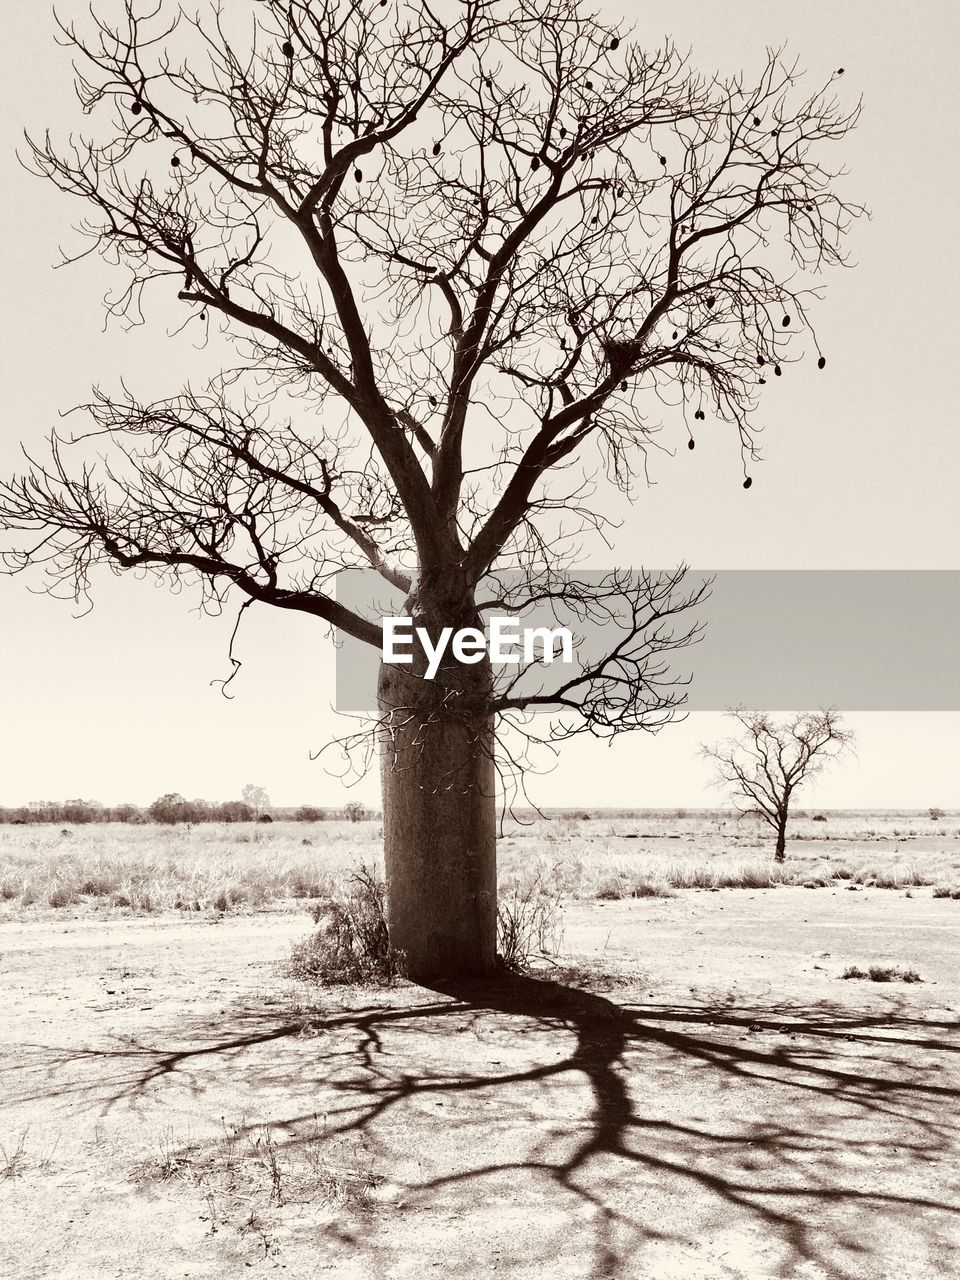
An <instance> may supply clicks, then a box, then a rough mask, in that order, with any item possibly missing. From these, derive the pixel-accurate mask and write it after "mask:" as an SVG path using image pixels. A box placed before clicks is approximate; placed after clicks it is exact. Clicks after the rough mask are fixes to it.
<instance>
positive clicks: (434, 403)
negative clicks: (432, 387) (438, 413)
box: [428, 396, 437, 408]
mask: <svg viewBox="0 0 960 1280" xmlns="http://www.w3.org/2000/svg"><path fill="white" fill-rule="evenodd" d="M428 398H429V401H430V404H431V405H432V406H433V408H436V407H437V397H436V396H429V397H428Z"/></svg>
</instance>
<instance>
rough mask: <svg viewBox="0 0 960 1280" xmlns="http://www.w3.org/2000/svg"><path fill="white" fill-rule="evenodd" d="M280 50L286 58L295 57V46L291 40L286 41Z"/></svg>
mask: <svg viewBox="0 0 960 1280" xmlns="http://www.w3.org/2000/svg"><path fill="white" fill-rule="evenodd" d="M280 50H281V52H282V53H283V56H284V57H285V58H292V57H293V45H292V44H291V43H290V41H289V40H284V42H283V44H282V45H281V46H280Z"/></svg>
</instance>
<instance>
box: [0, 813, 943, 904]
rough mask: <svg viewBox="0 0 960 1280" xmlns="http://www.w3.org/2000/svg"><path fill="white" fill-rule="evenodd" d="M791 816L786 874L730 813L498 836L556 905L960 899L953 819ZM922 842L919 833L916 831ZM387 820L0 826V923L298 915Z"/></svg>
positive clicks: (554, 823)
mask: <svg viewBox="0 0 960 1280" xmlns="http://www.w3.org/2000/svg"><path fill="white" fill-rule="evenodd" d="M825 816H826V821H825V822H818V821H815V820H814V817H813V816H811V817H809V818H807V817H801V818H798V819H797V821H796V822H795V824H794V826H793V828H792V834H793V835H794V836H795V837H797V838H795V839H791V840H789V841H788V844H787V859H786V862H784V863H783V864H779V865H778V864H776V863H774V861H773V857H772V849H771V841H770V838H769V833H768V831H767V829H766V828H765V827H763V826H762V825H761V824H759V823H758V822H757V821H756V820H755V819H752V818H743V819H740V820H738V819H736V818H735V817H734V816H732V815H731V814H729V813H727V814H724V813H722V812H719V811H718V812H715V813H703V812H696V811H690V812H688V813H684V814H683V816H682V817H678V816H677V814H676V811H657V812H638V813H635V814H621V815H614V816H609V817H608V816H604V817H583V816H579V815H578V816H571V817H555V818H538V819H536V820H531V821H530V822H510V823H508V824H507V825H506V829H505V831H504V835H503V838H502V840H501V842H500V853H499V859H500V870H501V883H502V884H503V885H504V886H505V888H506V891H507V892H512V888H511V887H512V886H514V885H516V884H518V883H520V881H521V880H522V881H530V879H531V877H534V878H539V882H540V883H541V884H542V885H543V886H545V887H549V889H550V891H551V892H552V893H555V894H556V895H557V897H558V898H562V899H566V900H570V899H596V898H601V899H603V898H609V899H616V898H631V897H668V896H670V895H671V894H672V893H674V892H676V891H678V890H696V889H699V890H716V889H729V888H742V889H766V888H775V887H776V886H778V885H781V884H787V885H803V886H806V887H807V888H811V889H813V888H821V887H824V886H833V887H836V886H837V884H838V883H844V882H845V883H847V884H850V885H855V886H871V887H877V888H884V889H893V890H904V891H912V890H914V889H916V888H923V887H925V886H936V888H935V889H934V890H933V892H934V896H936V897H941V898H946V897H952V898H955V899H960V838H958V828H957V825H956V815H955V814H948V815H947V816H946V818H945V819H943V820H939V821H937V822H932V821H931V820H930V819H929V817H928V816H927V815H926V814H925V813H924V814H912V815H905V814H902V813H891V814H869V815H867V814H856V815H842V814H840V815H838V814H829V815H825ZM913 832H919V833H921V834H919V835H917V836H914V835H913V834H912V833H913ZM380 839H381V826H380V823H379V821H376V820H374V821H368V822H357V823H352V822H322V823H295V822H275V823H273V824H271V825H269V826H260V825H255V824H251V825H249V826H240V825H228V824H204V825H202V826H196V827H193V828H183V827H155V826H121V825H116V824H114V825H104V826H89V827H80V828H75V829H74V832H73V833H72V834H69V835H63V834H61V832H60V831H59V830H57V829H50V828H48V827H38V826H32V827H31V826H27V827H16V826H6V827H0V918H11V917H21V918H24V917H26V918H29V917H30V916H32V915H35V914H48V913H51V912H57V913H60V914H66V915H88V914H90V912H91V911H96V912H97V913H98V914H99V913H102V912H107V913H113V914H118V915H129V914H147V913H154V912H206V913H208V914H216V913H224V912H234V913H236V912H253V911H258V910H265V909H269V910H278V909H280V910H290V911H296V910H301V909H302V906H303V901H304V899H307V900H313V901H320V900H322V899H324V898H327V897H328V896H330V895H331V894H332V893H335V892H337V891H338V890H339V889H340V888H342V886H343V884H344V882H345V880H346V878H347V877H348V875H349V874H350V872H351V871H352V870H353V869H354V868H356V867H357V866H358V865H360V864H367V865H370V866H375V865H377V863H378V859H379V844H380Z"/></svg>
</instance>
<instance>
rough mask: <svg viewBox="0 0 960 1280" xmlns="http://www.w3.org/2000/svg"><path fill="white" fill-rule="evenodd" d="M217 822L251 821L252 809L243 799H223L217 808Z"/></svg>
mask: <svg viewBox="0 0 960 1280" xmlns="http://www.w3.org/2000/svg"><path fill="white" fill-rule="evenodd" d="M217 820H218V822H252V821H253V809H252V808H251V806H250V805H248V804H247V803H246V802H245V801H244V800H225V801H224V803H223V804H222V805H220V806H219V808H218V809H217Z"/></svg>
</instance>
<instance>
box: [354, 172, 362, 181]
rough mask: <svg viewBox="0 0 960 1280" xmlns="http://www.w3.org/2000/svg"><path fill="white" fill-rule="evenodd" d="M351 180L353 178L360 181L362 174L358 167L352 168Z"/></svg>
mask: <svg viewBox="0 0 960 1280" xmlns="http://www.w3.org/2000/svg"><path fill="white" fill-rule="evenodd" d="M353 180H354V182H362V181H363V174H362V173H361V172H360V170H359V169H354V171H353Z"/></svg>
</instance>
